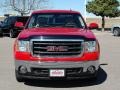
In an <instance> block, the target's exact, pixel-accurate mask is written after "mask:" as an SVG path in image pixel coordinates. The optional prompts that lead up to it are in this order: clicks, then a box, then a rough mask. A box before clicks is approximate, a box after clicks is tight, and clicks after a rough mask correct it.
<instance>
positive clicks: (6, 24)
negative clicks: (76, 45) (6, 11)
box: [0, 16, 29, 38]
mask: <svg viewBox="0 0 120 90" xmlns="http://www.w3.org/2000/svg"><path fill="white" fill-rule="evenodd" d="M28 18H29V17H28V16H8V17H6V18H5V20H4V21H3V22H2V23H1V25H0V36H4V35H8V36H9V37H11V38H14V37H17V35H18V34H19V33H20V32H21V30H22V29H23V27H24V25H25V24H26V22H27V20H28Z"/></svg>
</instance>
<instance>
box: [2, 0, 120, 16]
mask: <svg viewBox="0 0 120 90" xmlns="http://www.w3.org/2000/svg"><path fill="white" fill-rule="evenodd" d="M3 1H4V0H0V2H1V3H2V2H3ZM88 1H89V0H49V7H50V9H63V10H70V9H71V10H76V11H79V12H80V13H81V14H82V15H83V16H84V17H95V15H93V14H89V13H87V12H86V2H88ZM119 1H120V0H119ZM5 13H15V12H11V11H10V10H4V9H1V8H0V16H1V15H4V14H5Z"/></svg>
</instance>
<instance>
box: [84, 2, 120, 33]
mask: <svg viewBox="0 0 120 90" xmlns="http://www.w3.org/2000/svg"><path fill="white" fill-rule="evenodd" d="M119 6H120V2H119V1H117V0H91V1H89V2H88V3H87V5H86V10H87V11H88V12H89V13H93V14H95V15H96V16H101V17H102V25H101V26H102V31H104V28H105V17H118V16H119V15H120V10H119Z"/></svg>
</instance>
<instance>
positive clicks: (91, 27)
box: [88, 23, 99, 29]
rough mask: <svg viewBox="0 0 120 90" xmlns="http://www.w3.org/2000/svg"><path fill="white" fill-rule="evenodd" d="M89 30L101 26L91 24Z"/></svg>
mask: <svg viewBox="0 0 120 90" xmlns="http://www.w3.org/2000/svg"><path fill="white" fill-rule="evenodd" d="M88 28H89V29H98V28H99V26H98V24H97V23H90V24H89V26H88Z"/></svg>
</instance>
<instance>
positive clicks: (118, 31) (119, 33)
mask: <svg viewBox="0 0 120 90" xmlns="http://www.w3.org/2000/svg"><path fill="white" fill-rule="evenodd" d="M113 35H114V36H120V28H115V29H114V30H113Z"/></svg>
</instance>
